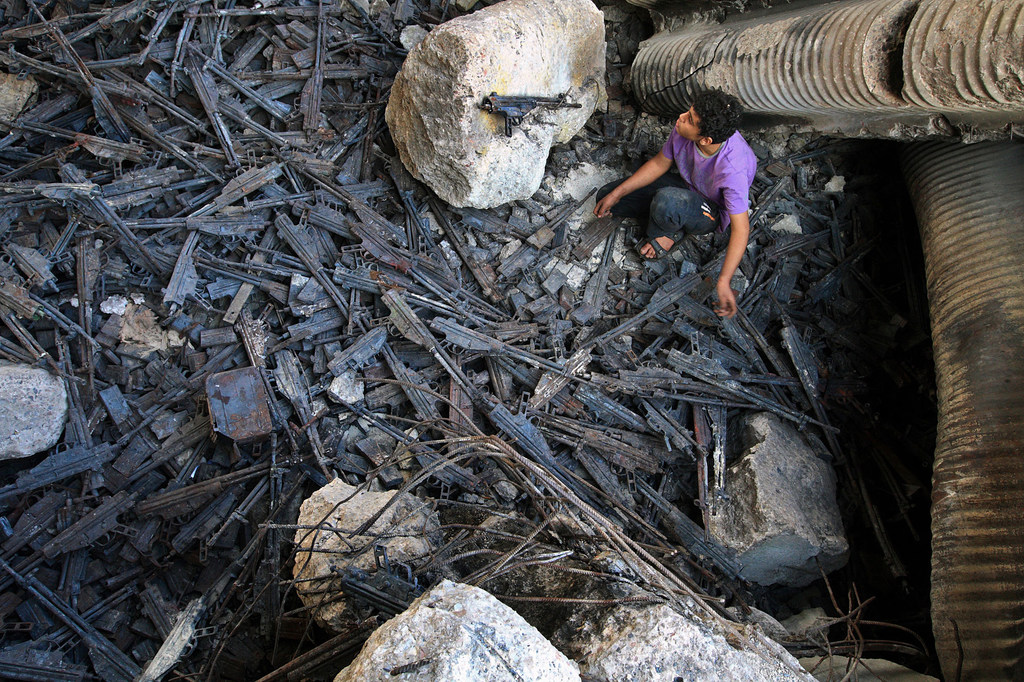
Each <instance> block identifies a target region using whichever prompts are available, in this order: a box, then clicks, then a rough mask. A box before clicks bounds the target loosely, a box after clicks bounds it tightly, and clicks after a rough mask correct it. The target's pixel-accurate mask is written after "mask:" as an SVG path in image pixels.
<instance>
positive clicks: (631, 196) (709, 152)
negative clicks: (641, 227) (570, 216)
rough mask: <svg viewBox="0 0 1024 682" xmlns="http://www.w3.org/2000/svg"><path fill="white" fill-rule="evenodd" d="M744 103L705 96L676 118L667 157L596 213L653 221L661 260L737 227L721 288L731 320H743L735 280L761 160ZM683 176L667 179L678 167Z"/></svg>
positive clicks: (651, 235) (650, 227)
mask: <svg viewBox="0 0 1024 682" xmlns="http://www.w3.org/2000/svg"><path fill="white" fill-rule="evenodd" d="M742 113H743V109H742V105H741V104H740V103H739V101H738V100H737V99H736V98H735V97H733V96H732V95H727V94H726V93H724V92H722V91H721V90H708V91H705V92H702V93H700V94H698V95H697V96H696V97H695V98H694V100H693V106H691V107H690V109H689V111H685V112H683V113H682V114H680V115H679V118H678V119H676V124H675V127H674V129H673V130H672V134H671V135H670V136H669V138H668V141H667V142H665V145H664V146H663V147H662V149H661V153H659V154H658V155H656V156H655V157H654V158H652V159H651V160H650V161H648V162H647V163H645V164H644V165H643V166H641V167H640V169H639V170H637V171H636V172H635V173H633V175H631V176H630V177H629V178H626V179H625V180H621V181H617V182H612V183H609V184H607V185H605V186H604V187H602V188H601V190H600V191H599V192H598V193H597V206H595V207H594V215H596V216H598V217H599V218H600V217H604V216H607V215H609V214H612V215H617V216H623V217H629V218H637V219H640V220H644V219H645V218H646V219H647V241H646V242H645V243H644V244H643V246H642V247H641V248H640V254H641V255H642V256H644V257H645V258H660V257H661V256H664V255H665V254H666V253H668V251H669V250H670V249H671V248H672V247H673V246H674V245H675V244H676V243H677V242H678V241H679V240H680V239H682V238H683V237H685V236H686V235H687V234H707V233H709V232H711V231H712V230H715V229H717V230H718V231H719V232H724V231H725V229H726V228H729V227H731V228H732V232H731V233H730V235H729V245H728V247H726V251H725V261H724V262H723V263H722V271H721V273H720V274H719V276H718V283H717V285H716V287H715V289H716V291H717V293H718V307H717V308H715V312H716V313H718V314H719V315H721V316H724V317H732V316H733V315H735V314H736V294H735V293H734V292H733V290H732V287H731V286H730V282H731V280H732V276H733V274H734V273H735V272H736V268H737V267H739V264H740V260H741V259H742V258H743V252H744V251H745V250H746V248H747V239H748V237H749V236H750V219H749V215H748V212H749V208H750V203H749V201H748V198H747V195H748V194H749V192H750V184H751V183H752V182H753V181H754V173H755V172H756V171H757V158H756V157H755V156H754V152H753V151H751V149H750V147H749V146H748V145H747V142H746V140H744V139H743V136H742V135H740V134H739V132H738V131H737V127H738V126H739V122H740V116H741V115H742ZM673 163H674V164H675V165H676V168H678V169H679V176H680V177H675V176H673V175H669V174H667V171H668V169H669V168H671V166H672V164H673Z"/></svg>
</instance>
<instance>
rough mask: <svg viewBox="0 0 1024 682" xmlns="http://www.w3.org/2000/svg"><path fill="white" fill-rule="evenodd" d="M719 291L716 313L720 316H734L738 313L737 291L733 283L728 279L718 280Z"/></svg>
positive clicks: (717, 288) (717, 287)
mask: <svg viewBox="0 0 1024 682" xmlns="http://www.w3.org/2000/svg"><path fill="white" fill-rule="evenodd" d="M715 289H716V290H717V292H718V305H717V306H716V307H715V313H716V314H717V315H719V316H720V317H732V316H733V315H735V314H736V292H735V291H733V288H732V286H731V283H730V282H729V281H728V280H721V279H720V280H718V285H717V286H716V287H715Z"/></svg>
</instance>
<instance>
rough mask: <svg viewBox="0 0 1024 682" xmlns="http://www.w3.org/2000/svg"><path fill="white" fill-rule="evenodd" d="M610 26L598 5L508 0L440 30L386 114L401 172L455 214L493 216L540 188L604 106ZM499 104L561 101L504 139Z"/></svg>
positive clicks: (413, 62)
mask: <svg viewBox="0 0 1024 682" xmlns="http://www.w3.org/2000/svg"><path fill="white" fill-rule="evenodd" d="M604 64H605V43H604V21H603V15H602V13H601V12H600V11H599V10H598V9H597V8H596V7H595V6H594V3H593V2H592V1H591V0H561V1H560V2H549V0H505V2H501V3H499V4H496V5H493V6H491V7H487V8H485V9H482V10H480V11H478V12H475V13H473V14H470V15H466V16H462V17H459V18H457V19H453V20H452V21H449V22H447V23H445V24H442V25H441V26H439V27H437V28H435V29H434V30H432V31H431V32H430V34H429V35H428V36H427V37H426V38H424V39H423V40H422V42H420V43H419V44H418V45H417V46H416V47H415V48H414V49H413V50H412V51H411V52H410V53H409V55H408V57H406V60H405V63H404V64H403V66H402V69H401V71H400V72H399V73H398V75H397V76H396V78H395V82H394V85H393V86H392V89H391V96H390V98H389V101H388V106H387V110H386V113H385V116H386V119H387V123H388V126H389V127H390V129H391V137H392V139H393V140H394V142H395V146H396V147H397V149H398V152H399V155H400V157H401V159H402V163H403V164H404V165H405V167H406V168H407V169H408V170H409V171H410V172H411V173H412V174H413V175H414V176H416V177H417V178H419V179H420V180H422V181H423V182H425V183H426V184H427V185H429V186H430V187H431V188H432V189H433V190H434V191H435V192H436V193H437V195H438V196H439V197H441V198H442V199H444V200H445V201H447V202H448V203H450V204H452V205H454V206H473V207H476V208H492V207H494V206H498V205H500V204H504V203H507V202H509V201H513V200H515V199H525V198H527V197H529V196H531V195H532V194H533V193H534V192H536V190H537V189H538V188H539V187H540V183H541V180H542V179H543V176H544V166H545V162H546V160H547V156H548V152H549V150H550V148H551V145H552V144H553V143H555V142H558V143H561V142H567V141H568V140H570V139H571V138H572V137H573V135H575V134H576V133H577V132H578V131H579V130H580V128H582V127H583V125H584V124H585V123H586V121H587V119H588V118H590V115H591V114H592V113H593V112H594V109H595V108H596V107H597V106H598V105H603V103H604V101H605V90H604ZM492 92H496V93H497V94H499V95H528V96H533V97H556V96H558V95H562V94H565V96H566V100H567V101H568V102H572V103H576V104H580V105H582V106H581V107H580V108H557V109H554V108H545V107H537V108H535V109H533V110H532V111H531V112H529V113H527V114H526V115H525V116H524V118H523V122H522V125H521V126H519V127H517V128H513V131H512V135H511V137H507V136H506V135H505V132H504V118H503V117H502V116H499V115H497V114H491V113H487V112H485V111H483V110H482V109H481V108H480V104H481V103H482V102H483V100H484V98H485V97H486V96H488V95H489V94H491V93H492Z"/></svg>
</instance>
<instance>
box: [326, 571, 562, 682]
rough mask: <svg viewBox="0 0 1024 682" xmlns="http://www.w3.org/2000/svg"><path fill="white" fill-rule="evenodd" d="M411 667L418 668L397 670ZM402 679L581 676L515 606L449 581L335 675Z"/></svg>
mask: <svg viewBox="0 0 1024 682" xmlns="http://www.w3.org/2000/svg"><path fill="white" fill-rule="evenodd" d="M417 663H419V664H420V665H418V666H415V664H417ZM403 666H409V667H410V668H411V669H410V670H408V672H405V673H402V674H401V675H399V676H396V675H395V674H394V670H395V669H396V668H402V667H403ZM413 666H415V667H413ZM396 679H407V680H444V682H505V681H508V682H515V681H522V680H535V681H537V682H540V681H541V680H550V681H551V682H579V679H580V675H579V669H578V668H577V667H576V664H575V663H573V662H572V661H570V660H569V659H568V658H566V657H565V656H563V655H562V654H561V653H559V652H558V650H557V649H555V648H554V647H553V646H552V645H551V644H550V643H549V642H548V641H547V640H546V639H544V637H542V636H541V634H540V633H539V632H537V630H536V629H535V628H534V627H532V626H531V625H529V624H528V623H527V622H526V621H524V620H523V619H522V618H521V617H520V616H519V615H518V614H517V613H516V612H515V611H513V610H512V609H510V608H509V607H507V606H505V605H504V604H502V603H501V602H500V601H498V600H497V599H495V598H494V597H492V596H491V595H490V594H488V593H487V592H485V591H483V590H481V589H479V588H477V587H472V586H469V585H462V584H458V583H453V582H451V581H448V580H444V581H442V582H441V583H440V584H438V585H437V586H436V587H434V588H433V589H431V590H430V591H429V592H427V593H425V594H424V595H422V596H421V597H420V598H418V599H417V600H416V601H414V602H413V603H412V605H411V606H410V607H409V608H408V609H407V610H406V611H405V612H403V613H400V614H399V615H397V616H395V617H394V618H392V619H391V620H389V621H387V622H386V623H384V624H383V625H381V626H380V627H379V628H378V629H377V631H376V632H374V633H373V634H372V635H371V636H370V638H369V639H368V640H367V641H366V644H364V645H363V649H362V651H360V652H359V655H358V656H356V659H355V660H354V661H353V662H352V664H351V665H349V666H348V667H347V668H345V669H344V670H342V671H341V672H340V673H338V675H337V677H335V678H334V682H390V680H396Z"/></svg>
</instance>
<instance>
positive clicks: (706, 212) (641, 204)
mask: <svg viewBox="0 0 1024 682" xmlns="http://www.w3.org/2000/svg"><path fill="white" fill-rule="evenodd" d="M625 180H626V178H621V179H619V180H616V181H614V182H609V183H608V184H607V185H605V186H604V187H602V188H601V189H599V190H598V191H597V200H598V201H600V200H601V199H603V198H604V196H605V195H607V194H608V193H609V192H611V191H612V190H613V189H615V188H616V187H618V186H619V185H621V184H622V183H623V182H624V181H625ZM718 211H719V209H718V204H716V203H715V202H713V201H708V200H707V199H705V198H704V197H702V196H701V195H700V194H698V193H697V192H694V191H693V190H692V189H690V188H689V187H687V186H686V183H685V182H684V181H683V179H682V178H680V177H679V176H678V175H676V174H674V173H665V174H664V175H662V176H661V177H660V178H658V179H657V180H655V181H654V182H652V183H651V184H649V185H647V186H646V187H641V188H640V189H638V190H636V191H633V192H630V193H629V194H627V195H626V196H624V197H622V199H620V200H619V203H617V204H615V205H614V206H612V215H616V216H621V217H623V218H636V220H638V221H639V222H640V224H641V225H644V224H646V225H647V237H648V239H654V238H655V237H665V236H671V235H673V234H678V233H680V232H681V233H684V234H708V233H710V232H714V231H715V229H716V228H717V227H718Z"/></svg>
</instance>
